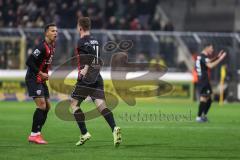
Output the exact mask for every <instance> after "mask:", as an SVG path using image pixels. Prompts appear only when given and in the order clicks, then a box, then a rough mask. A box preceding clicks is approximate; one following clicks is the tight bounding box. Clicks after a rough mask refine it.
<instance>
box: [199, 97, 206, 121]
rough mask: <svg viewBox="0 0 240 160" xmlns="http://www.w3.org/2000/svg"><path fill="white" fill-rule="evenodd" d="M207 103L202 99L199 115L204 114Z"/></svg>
mask: <svg viewBox="0 0 240 160" xmlns="http://www.w3.org/2000/svg"><path fill="white" fill-rule="evenodd" d="M206 104H207V103H206V102H201V101H200V104H199V108H198V117H201V116H202V113H203V111H204V109H205V106H206Z"/></svg>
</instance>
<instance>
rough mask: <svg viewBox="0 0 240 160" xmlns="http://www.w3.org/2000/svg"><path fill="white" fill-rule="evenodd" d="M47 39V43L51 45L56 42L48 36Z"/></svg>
mask: <svg viewBox="0 0 240 160" xmlns="http://www.w3.org/2000/svg"><path fill="white" fill-rule="evenodd" d="M45 41H46V42H47V44H50V45H53V44H54V42H53V41H51V40H50V39H48V38H47V37H45Z"/></svg>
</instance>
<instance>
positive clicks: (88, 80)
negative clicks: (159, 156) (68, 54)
mask: <svg viewBox="0 0 240 160" xmlns="http://www.w3.org/2000/svg"><path fill="white" fill-rule="evenodd" d="M90 28H91V21H90V19H89V18H88V17H82V18H80V19H79V20H78V31H79V33H80V40H79V41H78V46H77V60H78V80H77V83H76V85H75V87H74V89H73V92H72V95H71V97H72V100H71V107H72V110H73V114H74V117H75V119H76V121H77V123H78V126H79V129H80V132H81V136H80V140H79V141H78V142H77V143H76V145H77V146H78V145H82V144H84V143H85V142H86V141H87V140H88V139H90V138H91V135H90V134H89V132H88V130H87V128H86V124H85V115H84V113H83V111H82V110H81V108H80V107H78V106H80V104H81V102H82V101H83V100H84V99H86V97H88V96H89V97H91V99H92V101H93V102H94V103H95V105H96V107H97V110H98V111H99V112H100V113H101V114H102V116H103V117H104V118H105V120H106V121H107V123H108V124H109V126H110V127H111V130H112V133H113V138H114V146H118V145H119V144H120V143H121V134H120V127H117V126H116V124H115V120H114V117H113V114H112V112H111V110H109V109H108V108H107V106H106V101H105V94H104V84H103V79H102V76H101V75H100V73H99V72H100V69H99V65H98V63H99V61H100V59H99V57H100V49H99V43H98V41H97V40H96V39H95V38H93V37H92V36H91V35H90ZM85 55H86V56H85ZM83 56H85V57H84V59H83V58H82V57H83ZM80 57H81V58H80ZM97 66H98V67H97Z"/></svg>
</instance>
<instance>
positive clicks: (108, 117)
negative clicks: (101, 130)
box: [101, 108, 116, 131]
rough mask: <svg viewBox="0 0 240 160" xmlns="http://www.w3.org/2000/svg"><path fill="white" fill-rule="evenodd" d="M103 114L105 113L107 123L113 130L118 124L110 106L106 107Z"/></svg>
mask: <svg viewBox="0 0 240 160" xmlns="http://www.w3.org/2000/svg"><path fill="white" fill-rule="evenodd" d="M101 114H102V115H103V117H104V118H105V120H106V121H107V123H108V124H109V126H110V127H111V129H112V131H113V130H114V127H115V126H116V124H115V121H114V118H113V114H112V112H111V111H110V110H109V109H108V108H105V109H104V110H102V112H101Z"/></svg>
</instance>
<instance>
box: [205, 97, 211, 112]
mask: <svg viewBox="0 0 240 160" xmlns="http://www.w3.org/2000/svg"><path fill="white" fill-rule="evenodd" d="M211 104H212V99H208V101H207V104H206V107H205V109H204V114H205V115H207V113H208V111H209V109H210V107H211Z"/></svg>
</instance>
